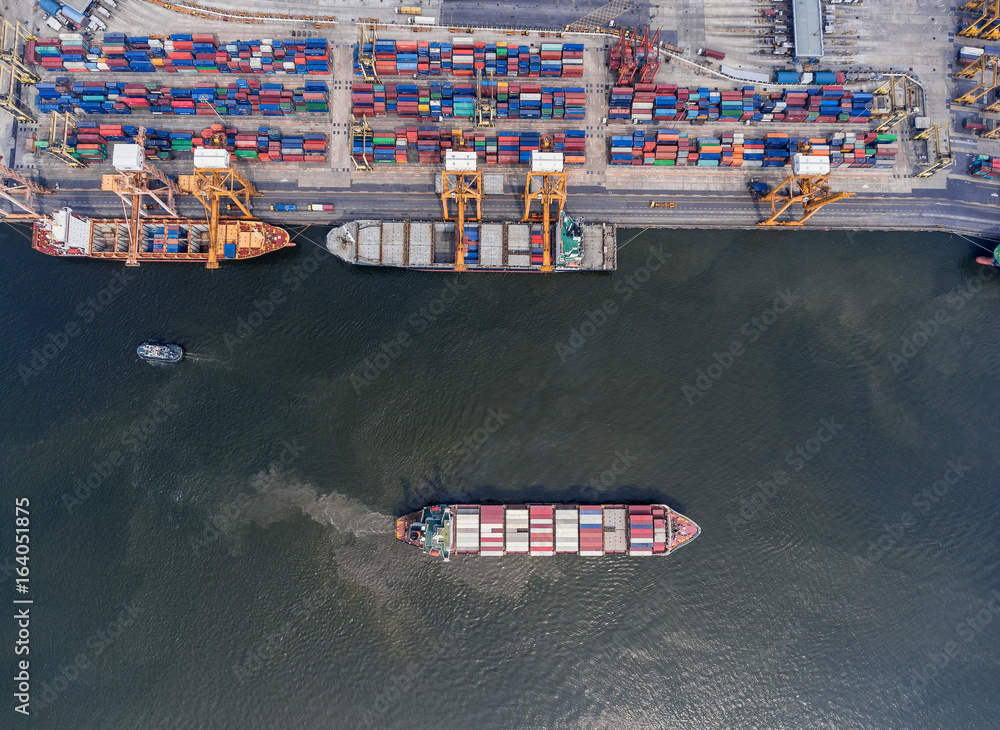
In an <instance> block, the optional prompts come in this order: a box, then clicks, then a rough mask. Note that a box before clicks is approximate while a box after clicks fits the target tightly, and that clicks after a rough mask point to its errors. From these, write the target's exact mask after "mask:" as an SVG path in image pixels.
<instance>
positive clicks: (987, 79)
mask: <svg viewBox="0 0 1000 730" xmlns="http://www.w3.org/2000/svg"><path fill="white" fill-rule="evenodd" d="M997 2H1000V0H997ZM977 77H978V80H977V81H976V85H975V86H973V87H972V88H971V89H970V90H969V91H967V92H966V93H964V94H962V95H961V96H959V97H958V98H957V99H955V101H953V102H952V103H953V104H967V105H972V104H975V103H976V102H977V101H979V100H980V99H982V98H983V97H984V96H986V95H987V94H989V93H990V92H991V91H993V90H994V89H995V88H997V86H998V80H1000V57H998V56H994V55H993V54H991V53H984V54H983V55H981V56H980V57H979V58H977V59H976V60H975V61H974V62H973V63H971V64H970V65H968V66H966V67H965V68H963V69H962V70H961V71H959V72H958V73H956V74H955V76H954V78H956V79H971V80H976V79H977Z"/></svg>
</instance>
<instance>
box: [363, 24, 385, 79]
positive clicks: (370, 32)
mask: <svg viewBox="0 0 1000 730" xmlns="http://www.w3.org/2000/svg"><path fill="white" fill-rule="evenodd" d="M377 41H378V23H377V22H375V21H371V22H368V21H364V20H362V21H361V22H359V23H358V65H359V66H360V67H361V75H362V76H363V77H364V79H365V83H366V84H378V83H381V81H380V80H379V77H378V69H376V68H375V43H376V42H377ZM366 45H370V46H371V47H372V49H371V51H366V50H365V46H366Z"/></svg>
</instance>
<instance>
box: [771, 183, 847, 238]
mask: <svg viewBox="0 0 1000 730" xmlns="http://www.w3.org/2000/svg"><path fill="white" fill-rule="evenodd" d="M852 195H854V193H847V192H841V193H834V192H831V191H830V173H826V174H825V175H796V174H792V175H789V176H788V177H787V178H786V179H785V180H784V181H783V182H782V183H781V184H780V185H778V186H777V187H775V188H774V189H773V190H771V192H769V193H768V194H767V195H765V196H764V197H763V198H762V200H766V201H768V202H770V203H771V216H770V217H769V218H768V219H767V220H765V221H761V222H760V223H758V224H757V225H758V226H801V225H803V224H804V223H805V222H806V221H807V220H809V219H810V218H812V217H813V216H814V215H815V214H816V213H818V212H819V210H820V209H821V208H823V207H824V206H826V205H829V204H830V203H834V202H836V201H838V200H843V199H844V198H849V197H851V196H852ZM796 203H802V211H803V216H802V217H801V218H800V219H798V220H790V221H779V220H778V218H779V217H781V215H783V214H784V213H785V212H786V211H787V210H788V209H789V208H791V207H792V206H793V205H795V204H796Z"/></svg>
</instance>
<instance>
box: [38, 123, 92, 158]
mask: <svg viewBox="0 0 1000 730" xmlns="http://www.w3.org/2000/svg"><path fill="white" fill-rule="evenodd" d="M50 117H51V118H50V120H49V144H48V147H45V148H44V149H45V151H46V152H48V153H49V154H52V155H55V156H56V157H58V158H59V159H60V160H62V161H63V162H65V163H66V164H67V165H69V166H70V167H76V168H83V167H86V166H87V165H86V163H85V162H84V161H83V160H80V159H77V158H76V157H74V156H73V154H72V153H71V152H70V151H69V147H68V146H67V144H66V142H67V140H68V139H69V135H70V134H71V133H72V131H73V129H74V128H75V126H76V117H74V116H73V115H72V114H70V113H69V112H66V113H65V114H63V113H61V112H52V114H51V115H50Z"/></svg>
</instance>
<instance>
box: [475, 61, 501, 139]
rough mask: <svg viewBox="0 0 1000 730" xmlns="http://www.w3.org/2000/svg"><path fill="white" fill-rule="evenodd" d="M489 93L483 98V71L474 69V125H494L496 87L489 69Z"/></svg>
mask: <svg viewBox="0 0 1000 730" xmlns="http://www.w3.org/2000/svg"><path fill="white" fill-rule="evenodd" d="M489 86H490V93H489V94H487V96H486V98H485V99H484V98H483V71H482V69H479V68H477V69H476V126H477V127H494V126H496V121H495V120H496V115H497V101H496V88H495V87H494V86H493V71H490V82H489Z"/></svg>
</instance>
